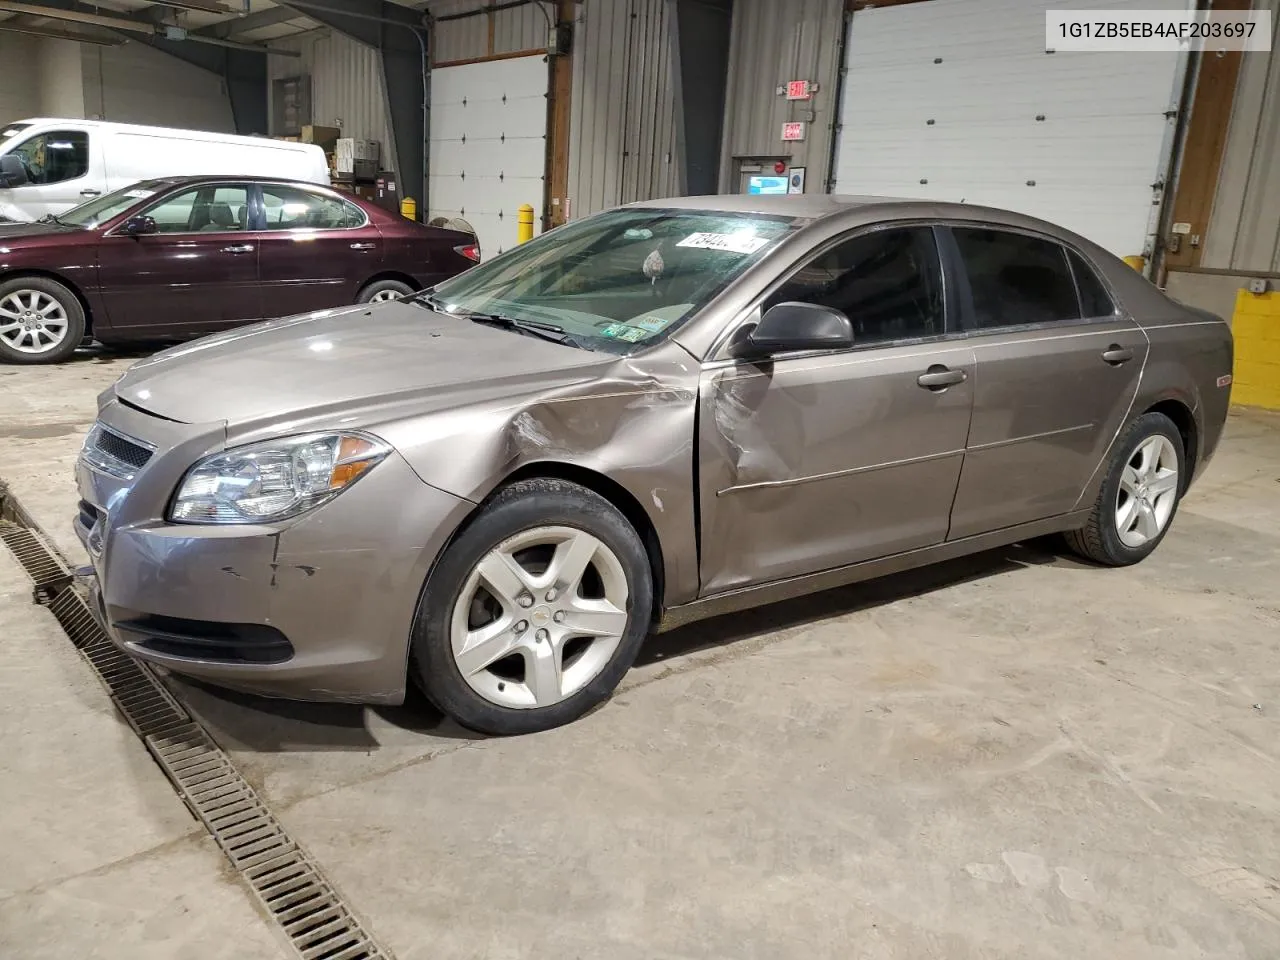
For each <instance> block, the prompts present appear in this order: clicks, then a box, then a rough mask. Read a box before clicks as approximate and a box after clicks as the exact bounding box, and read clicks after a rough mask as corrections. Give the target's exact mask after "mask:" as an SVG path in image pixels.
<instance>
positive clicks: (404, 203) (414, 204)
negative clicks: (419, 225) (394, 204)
mask: <svg viewBox="0 0 1280 960" xmlns="http://www.w3.org/2000/svg"><path fill="white" fill-rule="evenodd" d="M400 216H402V217H404V218H405V219H406V220H417V219H418V201H417V200H415V199H413V197H405V198H404V199H403V200H401V201H400Z"/></svg>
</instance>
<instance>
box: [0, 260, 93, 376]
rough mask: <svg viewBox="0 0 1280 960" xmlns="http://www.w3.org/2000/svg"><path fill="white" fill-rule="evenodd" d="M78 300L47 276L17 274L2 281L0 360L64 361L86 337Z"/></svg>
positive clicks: (29, 361) (17, 361)
mask: <svg viewBox="0 0 1280 960" xmlns="http://www.w3.org/2000/svg"><path fill="white" fill-rule="evenodd" d="M84 333H85V316H84V308H83V307H82V306H81V305H80V301H79V299H77V297H76V295H75V294H74V293H72V292H71V291H70V290H69V289H67V288H66V287H65V286H63V285H62V284H60V283H58V282H57V281H56V280H50V279H49V278H48V277H15V278H14V279H12V280H6V281H5V282H3V283H0V360H3V361H4V362H6V363H61V362H62V361H63V360H66V359H67V358H68V357H70V356H71V355H72V354H73V353H75V351H76V348H77V347H78V346H80V343H81V341H83V340H84Z"/></svg>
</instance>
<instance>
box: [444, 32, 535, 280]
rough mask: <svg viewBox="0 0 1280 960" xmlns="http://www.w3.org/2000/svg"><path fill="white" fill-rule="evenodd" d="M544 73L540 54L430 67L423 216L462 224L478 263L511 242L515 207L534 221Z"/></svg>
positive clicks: (508, 245)
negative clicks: (469, 231)
mask: <svg viewBox="0 0 1280 960" xmlns="http://www.w3.org/2000/svg"><path fill="white" fill-rule="evenodd" d="M547 77H548V70H547V59H546V57H545V56H542V55H538V56H532V57H513V58H512V59H510V60H494V61H490V62H487V63H468V64H463V65H462V66H457V67H438V68H436V69H433V70H432V71H431V142H430V147H431V156H430V160H429V164H430V171H429V173H430V179H429V187H430V204H429V211H428V218H429V219H434V218H436V217H450V218H458V219H461V220H465V221H467V223H469V224H471V226H472V228H473V229H474V230H475V231H476V236H477V237H478V238H479V242H480V253H481V255H482V256H483V257H484V259H486V260H487V259H488V258H490V257H492V256H495V255H496V254H498V253H501V252H502V251H503V250H508V249H510V248H511V247H513V246H515V243H516V213H517V211H518V209H519V207H520V205H521V204H524V203H528V204H531V205H532V206H533V209H534V224H535V228H534V229H535V230H536V229H537V226H536V225H537V224H538V223H539V222H540V221H541V217H542V196H543V178H544V176H545V175H546V169H547Z"/></svg>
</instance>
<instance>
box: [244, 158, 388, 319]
mask: <svg viewBox="0 0 1280 960" xmlns="http://www.w3.org/2000/svg"><path fill="white" fill-rule="evenodd" d="M260 197H261V199H260V202H259V204H258V221H257V223H256V224H255V226H256V227H257V228H258V229H257V231H256V233H255V238H256V242H257V243H258V245H259V254H258V266H259V271H260V276H261V278H262V297H263V308H264V309H265V310H266V312H267V316H271V317H283V316H288V315H290V314H294V313H305V312H307V311H308V310H322V309H326V308H329V307H341V306H347V305H348V304H352V303H355V301H356V295H357V294H358V293H359V291H360V287H361V286H363V285H364V284H365V282H367V281H368V280H369V278H371V277H372V276H373V275H374V274H375V273H377V272H378V268H379V264H380V263H381V261H382V236H381V234H379V233H378V228H377V227H375V226H374V225H373V224H372V223H370V222H369V218H368V217H367V216H366V215H365V212H364V211H363V210H361V209H360V208H359V207H358V206H356V205H355V204H354V203H351V202H350V201H348V200H345V199H343V198H342V197H339V196H337V195H336V194H333V193H326V192H322V191H318V190H315V191H313V190H309V189H305V188H302V187H297V186H286V185H283V184H279V185H277V184H265V183H264V184H262V186H261V194H260Z"/></svg>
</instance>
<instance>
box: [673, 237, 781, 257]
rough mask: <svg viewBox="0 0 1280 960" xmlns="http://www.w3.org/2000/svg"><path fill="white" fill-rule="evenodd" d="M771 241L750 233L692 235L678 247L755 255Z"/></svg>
mask: <svg viewBox="0 0 1280 960" xmlns="http://www.w3.org/2000/svg"><path fill="white" fill-rule="evenodd" d="M768 242H769V241H768V240H766V239H765V238H764V237H753V236H752V235H751V234H749V233H691V234H689V236H687V237H685V238H684V239H683V240H681V241H680V242H679V243H677V244H676V246H677V247H696V248H697V249H699V250H727V251H729V252H730V253H755V252H756V251H757V250H759V249H760V248H761V247H763V246H764V245H765V244H766V243H768Z"/></svg>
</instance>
